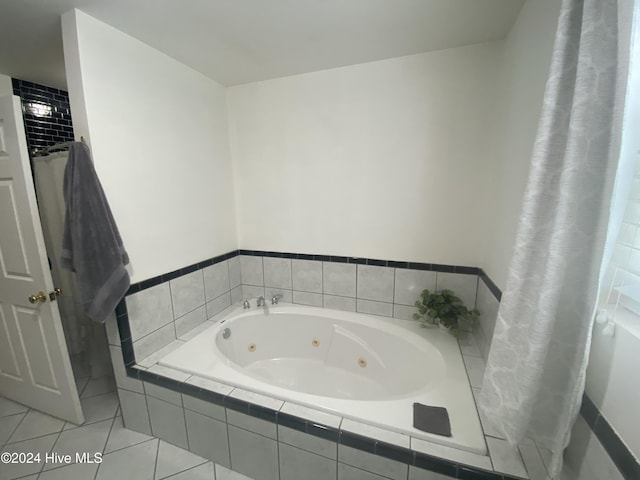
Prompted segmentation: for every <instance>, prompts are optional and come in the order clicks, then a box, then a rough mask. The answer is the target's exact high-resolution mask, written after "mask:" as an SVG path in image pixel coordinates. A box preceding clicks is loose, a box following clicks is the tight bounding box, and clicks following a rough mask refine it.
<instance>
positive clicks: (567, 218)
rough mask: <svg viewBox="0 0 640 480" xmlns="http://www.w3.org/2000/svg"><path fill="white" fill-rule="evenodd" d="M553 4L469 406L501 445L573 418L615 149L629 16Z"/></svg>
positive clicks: (604, 2) (603, 7) (610, 9)
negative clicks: (525, 167)
mask: <svg viewBox="0 0 640 480" xmlns="http://www.w3.org/2000/svg"><path fill="white" fill-rule="evenodd" d="M618 7H619V6H618V2H617V1H616V0H564V1H563V4H562V9H561V13H560V18H559V22H558V29H557V33H556V39H555V45H554V51H553V56H552V62H551V69H550V73H549V79H548V81H547V86H546V90H545V95H544V100H543V108H542V113H541V119H540V123H539V126H538V133H537V137H536V141H535V145H534V149H533V153H532V158H531V168H530V172H529V180H528V184H527V188H526V191H525V194H524V199H523V207H522V212H521V217H520V225H519V229H518V235H517V238H516V243H515V247H514V253H513V256H512V259H511V263H510V269H509V275H508V279H507V285H506V289H505V292H504V294H503V296H502V302H501V304H500V309H499V312H498V319H497V322H496V327H495V333H494V337H493V341H492V344H491V351H490V353H489V357H488V360H487V369H486V373H485V377H484V381H483V385H482V392H481V395H480V399H479V407H480V409H481V410H482V412H483V413H484V414H485V415H486V416H487V417H488V418H490V419H491V420H492V421H493V423H494V424H495V425H496V427H497V428H498V429H499V430H500V431H501V432H502V433H503V434H504V435H505V438H506V439H507V440H508V441H509V443H511V444H512V445H516V444H518V443H519V442H520V441H521V440H522V439H523V438H524V437H525V436H529V437H531V438H533V439H534V440H537V441H538V442H539V443H540V444H541V445H543V446H544V447H546V448H548V449H549V450H551V452H552V459H551V465H550V472H549V473H550V474H551V475H552V476H556V475H557V474H558V473H559V471H560V469H561V466H562V452H563V450H564V448H565V447H566V446H567V444H568V442H569V435H570V431H571V427H572V425H573V422H574V421H575V418H576V416H577V414H578V412H579V408H580V402H581V398H582V392H583V390H584V380H585V370H586V365H587V360H588V354H589V346H590V341H591V328H592V322H593V316H594V309H595V304H596V299H597V291H598V288H599V276H600V268H601V261H602V256H603V249H604V244H605V237H606V233H607V226H608V221H609V215H610V210H609V209H610V204H611V197H612V189H613V184H614V178H615V176H616V170H617V164H618V157H619V152H620V138H621V118H622V112H623V106H624V96H625V82H626V78H627V74H628V58H629V47H628V41H629V40H628V36H629V32H630V22H631V19H630V16H629V18H625V16H624V15H619V14H620V11H624V12H626V13H627V14H628V10H627V9H626V7H625V9H623V10H620V11H619V8H618Z"/></svg>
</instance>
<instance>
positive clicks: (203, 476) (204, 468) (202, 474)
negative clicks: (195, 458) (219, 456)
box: [167, 462, 220, 480]
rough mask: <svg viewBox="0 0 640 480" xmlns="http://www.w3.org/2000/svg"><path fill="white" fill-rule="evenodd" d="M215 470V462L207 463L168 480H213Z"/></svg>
mask: <svg viewBox="0 0 640 480" xmlns="http://www.w3.org/2000/svg"><path fill="white" fill-rule="evenodd" d="M213 469H214V467H213V462H209V463H205V464H204V465H200V466H199V467H194V468H191V469H189V470H186V471H184V472H181V473H177V474H175V475H172V476H170V477H167V480H213V479H214V470H213ZM218 478H220V477H218Z"/></svg>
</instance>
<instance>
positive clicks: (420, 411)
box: [413, 403, 451, 437]
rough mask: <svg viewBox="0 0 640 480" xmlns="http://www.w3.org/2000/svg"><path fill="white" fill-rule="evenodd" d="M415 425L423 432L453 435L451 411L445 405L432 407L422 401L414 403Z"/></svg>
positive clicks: (446, 435)
mask: <svg viewBox="0 0 640 480" xmlns="http://www.w3.org/2000/svg"><path fill="white" fill-rule="evenodd" d="M413 426H414V428H417V429H418V430H422V431H423V432H429V433H435V434H436V435H443V436H445V437H450V436H451V424H450V423H449V413H448V412H447V409H446V408H444V407H432V406H430V405H423V404H422V403H414V404H413Z"/></svg>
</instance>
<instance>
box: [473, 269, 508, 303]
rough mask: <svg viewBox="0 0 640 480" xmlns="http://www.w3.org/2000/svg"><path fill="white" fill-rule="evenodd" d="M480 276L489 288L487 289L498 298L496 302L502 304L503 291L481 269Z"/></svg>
mask: <svg viewBox="0 0 640 480" xmlns="http://www.w3.org/2000/svg"><path fill="white" fill-rule="evenodd" d="M478 276H479V277H480V279H481V280H482V281H483V282H484V284H485V285H486V286H487V288H488V289H489V291H490V292H491V293H492V294H493V296H494V297H496V300H498V302H500V301H501V300H502V291H501V290H500V289H499V288H498V286H497V285H496V284H495V283H493V280H491V279H490V278H489V275H487V274H486V273H485V271H484V270H483V269H481V268H479V269H478Z"/></svg>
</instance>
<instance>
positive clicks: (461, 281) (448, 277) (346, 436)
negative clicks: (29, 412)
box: [107, 251, 528, 480]
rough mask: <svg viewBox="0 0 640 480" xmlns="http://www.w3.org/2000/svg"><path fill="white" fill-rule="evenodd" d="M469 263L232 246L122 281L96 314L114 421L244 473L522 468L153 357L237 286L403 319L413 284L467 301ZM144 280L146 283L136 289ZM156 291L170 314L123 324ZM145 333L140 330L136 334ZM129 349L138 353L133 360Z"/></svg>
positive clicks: (449, 474)
mask: <svg viewBox="0 0 640 480" xmlns="http://www.w3.org/2000/svg"><path fill="white" fill-rule="evenodd" d="M378 272H379V273H381V275H380V276H376V273H378ZM480 272H481V271H480V270H479V269H477V268H474V267H457V266H447V265H434V264H418V263H410V262H392V261H381V260H372V259H360V258H350V257H329V256H321V255H302V254H280V253H275V252H256V251H237V252H230V253H229V254H226V255H222V256H220V257H216V258H214V259H210V260H208V261H206V262H201V263H199V264H197V265H192V266H189V267H185V268H183V269H180V270H178V271H176V272H171V273H168V274H166V275H162V276H160V277H157V278H154V279H150V280H146V281H144V282H141V283H139V284H136V285H133V286H132V287H131V289H130V291H129V292H128V295H127V297H126V300H125V301H123V302H121V304H120V305H119V306H118V308H117V309H116V314H115V316H114V318H112V319H111V320H110V321H109V322H108V324H107V331H108V333H109V335H108V336H109V342H110V344H111V345H110V347H111V352H112V359H113V362H114V370H115V371H116V382H117V384H118V393H119V395H120V398H121V401H122V402H124V403H125V404H126V406H123V407H122V409H123V412H126V413H124V421H125V424H126V426H127V428H131V429H132V430H135V431H139V432H141V433H145V434H152V435H154V436H157V437H159V438H162V439H165V440H166V441H168V442H169V443H172V444H175V445H178V446H182V447H184V448H187V449H189V450H190V451H192V452H194V453H197V454H198V455H202V456H205V457H206V458H210V459H213V460H214V461H216V463H219V464H221V465H225V466H228V467H231V468H233V469H234V470H236V471H238V472H239V473H242V474H244V475H248V476H250V477H254V478H256V479H259V478H274V479H278V478H280V479H284V478H295V477H294V475H295V474H296V472H298V471H299V470H298V469H299V468H300V465H305V463H304V462H310V464H313V465H317V468H318V469H317V472H324V473H322V474H320V473H318V475H319V476H318V478H336V476H335V475H336V472H337V475H338V476H339V477H338V478H402V479H408V478H414V479H418V480H419V479H420V478H495V479H515V478H528V477H526V467H525V466H524V465H519V466H518V467H516V468H515V469H514V472H516V471H517V473H514V474H511V473H509V472H501V471H499V470H496V469H495V468H496V466H495V465H494V464H493V463H492V462H491V458H490V457H489V456H481V455H476V454H471V453H468V452H461V451H460V450H457V449H454V448H448V450H447V447H444V448H441V446H439V445H437V446H435V447H433V446H432V445H434V444H431V443H429V442H425V441H418V439H414V438H411V437H409V436H407V435H403V434H400V433H397V432H392V431H388V430H385V429H380V428H377V427H373V426H370V425H365V424H362V423H360V422H355V421H353V420H350V419H343V418H341V417H338V416H335V415H331V414H327V413H325V412H321V411H317V410H314V409H312V408H308V407H303V406H299V405H295V404H292V403H290V402H282V401H281V400H278V399H274V398H271V397H266V396H264V395H258V394H255V393H253V392H247V391H245V390H242V389H238V388H233V387H231V386H228V385H223V384H219V383H217V382H214V381H211V380H208V379H204V378H200V377H197V376H191V375H189V374H185V373H183V372H178V371H175V370H172V369H170V368H167V367H161V366H159V365H157V364H156V362H157V361H158V360H159V359H160V358H162V357H163V356H164V355H166V354H167V353H169V352H170V351H172V350H173V349H175V348H177V347H179V346H180V345H183V344H184V342H185V341H187V340H188V339H189V338H192V337H193V336H195V335H196V334H197V333H199V332H200V331H202V330H204V329H206V328H208V327H209V326H210V325H212V324H213V323H215V322H216V321H218V320H220V319H221V318H223V317H224V316H225V315H226V314H227V313H228V312H229V311H230V310H232V309H233V308H235V307H231V305H232V304H233V303H235V304H236V305H237V304H238V303H240V302H241V301H242V300H243V299H244V298H246V297H255V296H257V295H265V298H267V301H268V300H269V298H270V296H272V295H273V294H275V293H282V294H283V300H284V301H287V300H288V299H289V298H290V299H291V301H293V302H294V303H304V304H312V305H319V306H324V307H328V308H342V309H345V310H352V311H354V310H357V311H368V312H377V313H374V314H383V315H384V316H389V317H391V316H397V317H398V318H405V319H409V318H410V317H411V315H412V314H413V312H414V311H415V307H414V306H413V303H414V302H415V299H416V298H417V294H419V293H420V291H422V289H424V288H431V289H435V288H452V289H453V288H455V290H456V291H457V292H458V293H459V294H460V295H461V296H464V297H465V298H466V299H467V300H468V303H467V305H468V306H469V307H474V306H475V305H476V296H477V293H476V292H477V289H478V278H479V277H478V274H479V273H480ZM182 277H186V278H182ZM250 282H254V283H250ZM480 284H482V282H480ZM156 287H157V288H156ZM167 287H168V290H167ZM154 289H155V290H154ZM183 289H193V291H192V292H184V291H183ZM149 290H151V291H152V293H149V294H145V292H148V291H149ZM234 290H235V291H236V292H238V291H241V292H242V296H241V297H239V298H238V295H237V293H236V300H235V301H232V300H231V298H232V297H233V292H234ZM416 292H417V293H416ZM372 298H376V299H377V300H374V299H372ZM221 299H223V300H221ZM132 300H133V302H132V305H133V306H134V308H133V309H130V308H129V304H130V303H131V301H132ZM167 300H168V301H167ZM216 301H217V302H220V303H219V305H218V306H216V307H215V308H212V309H211V310H210V309H209V308H208V307H209V304H210V303H212V302H216ZM154 302H155V303H154ZM158 302H163V304H164V305H165V306H166V305H169V308H170V309H171V310H170V311H171V315H170V316H169V315H167V313H166V312H163V314H161V315H157V316H156V317H153V318H149V317H150V316H149V315H147V316H146V317H145V316H143V318H144V320H143V323H142V325H141V326H136V327H135V328H134V330H133V332H132V328H131V326H130V325H129V321H130V320H131V319H136V318H137V314H138V312H140V311H141V310H142V309H144V306H145V304H146V305H149V306H150V308H154V306H155V305H157V303H158ZM176 308H177V312H178V313H177V314H176ZM203 308H204V313H206V314H205V315H204V316H203ZM136 322H137V319H136V320H134V321H133V323H136ZM116 325H117V327H116ZM192 326H193V327H192ZM189 327H191V330H189ZM171 331H172V333H171ZM162 332H169V333H171V334H167V333H162ZM134 333H135V334H134ZM156 338H160V340H158V341H156ZM475 338H476V337H475V335H474V334H473V332H469V333H468V334H466V336H465V337H464V343H461V348H463V353H468V354H469V355H464V356H463V358H464V360H465V365H469V364H472V365H474V366H475V367H476V369H477V368H478V365H480V363H479V362H482V366H481V368H484V363H483V359H482V357H481V356H479V355H478V352H479V348H478V346H477V345H476V344H475ZM145 339H150V340H146V343H145V342H143V340H145ZM148 344H153V345H152V346H153V348H155V349H156V351H153V349H152V347H151V346H147V345H148ZM140 345H142V346H143V348H142V350H141V349H140V348H139V347H140ZM134 351H135V353H134ZM136 357H137V358H141V359H142V360H140V361H138V362H137V363H136V360H135V359H136ZM468 374H469V375H472V372H471V371H469V370H468ZM185 376H186V378H185ZM167 416H171V417H172V419H167V418H166V417H167ZM203 425H206V426H207V428H203ZM214 431H215V432H216V434H215V435H214V434H212V433H211V432H214ZM425 445H427V446H429V447H426V446H425ZM246 448H252V449H254V450H256V449H259V450H261V451H263V452H264V451H267V452H271V453H273V454H274V455H267V456H265V458H261V459H256V458H255V457H254V458H247V456H246V455H245V454H244V453H241V452H245V453H246ZM494 450H495V448H494ZM225 452H226V453H225ZM496 454H498V453H496ZM500 455H502V456H504V457H505V458H510V459H511V460H513V458H511V457H509V456H508V454H503V453H500ZM501 458H502V457H501ZM328 461H330V462H331V465H333V467H332V468H329V463H327V462H328ZM520 461H522V460H520ZM336 462H337V465H336ZM503 463H504V464H509V463H508V462H503ZM257 465H264V468H260V469H257V467H256V466H257ZM307 468H308V467H307ZM523 471H524V472H525V475H521V473H522V472H523ZM331 472H333V473H331ZM341 472H342V473H341ZM340 475H342V477H340Z"/></svg>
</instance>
